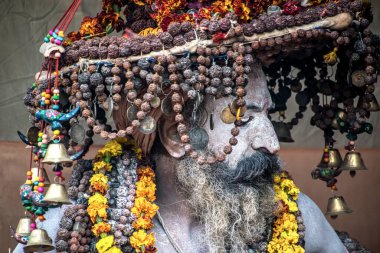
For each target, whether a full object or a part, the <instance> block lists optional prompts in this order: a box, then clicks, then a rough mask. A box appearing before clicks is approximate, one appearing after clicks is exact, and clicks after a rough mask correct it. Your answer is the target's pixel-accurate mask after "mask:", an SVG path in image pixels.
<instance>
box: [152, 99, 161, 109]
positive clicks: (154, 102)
mask: <svg viewBox="0 0 380 253" xmlns="http://www.w3.org/2000/svg"><path fill="white" fill-rule="evenodd" d="M160 104H161V99H160V98H159V97H154V98H153V99H152V100H151V101H150V106H152V107H153V108H158V107H159V106H160Z"/></svg>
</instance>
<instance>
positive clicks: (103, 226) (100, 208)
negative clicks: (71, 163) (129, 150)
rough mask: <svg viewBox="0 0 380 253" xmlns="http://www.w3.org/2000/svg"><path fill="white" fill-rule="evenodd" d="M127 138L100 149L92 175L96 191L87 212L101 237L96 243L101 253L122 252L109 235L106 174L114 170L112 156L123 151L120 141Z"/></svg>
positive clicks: (94, 190)
mask: <svg viewBox="0 0 380 253" xmlns="http://www.w3.org/2000/svg"><path fill="white" fill-rule="evenodd" d="M123 142H125V140H112V141H110V142H108V143H107V144H106V145H105V146H104V148H102V149H100V150H98V153H97V155H96V157H95V162H94V168H93V170H94V171H95V174H94V175H93V176H92V177H91V179H90V183H91V191H92V192H93V193H94V194H93V195H92V196H91V197H90V198H89V200H88V207H87V212H88V215H89V216H90V219H91V221H92V223H93V224H94V225H93V226H92V229H91V231H92V233H93V234H94V236H95V237H100V238H101V239H100V240H99V241H98V242H97V243H96V249H97V250H98V252H99V253H121V252H122V251H121V250H120V249H119V248H118V247H116V246H114V237H113V235H108V233H109V232H110V231H111V225H110V224H109V223H107V208H108V205H107V203H108V201H107V198H106V197H105V196H104V195H105V194H106V193H107V190H108V184H107V183H108V177H107V176H106V175H104V173H105V172H106V171H111V170H112V165H111V163H110V162H111V158H112V157H116V156H119V155H121V154H122V153H123V148H122V145H121V144H120V143H123Z"/></svg>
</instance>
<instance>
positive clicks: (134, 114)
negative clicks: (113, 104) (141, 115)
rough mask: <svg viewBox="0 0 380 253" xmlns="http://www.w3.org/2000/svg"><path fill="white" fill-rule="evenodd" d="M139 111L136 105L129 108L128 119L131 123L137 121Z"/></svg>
mask: <svg viewBox="0 0 380 253" xmlns="http://www.w3.org/2000/svg"><path fill="white" fill-rule="evenodd" d="M138 111H139V110H138V109H137V107H136V106H134V105H131V106H130V107H128V109H127V118H128V120H129V121H130V122H132V121H134V120H135V119H137V112H138Z"/></svg>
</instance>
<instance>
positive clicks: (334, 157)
mask: <svg viewBox="0 0 380 253" xmlns="http://www.w3.org/2000/svg"><path fill="white" fill-rule="evenodd" d="M328 155H329V156H328V158H329V161H328V162H327V163H326V162H325V161H324V158H325V157H324V154H323V155H322V159H321V162H320V163H319V164H318V166H317V167H319V168H339V167H340V166H341V165H342V162H343V161H342V156H341V155H340V153H339V150H337V149H336V148H330V149H329V151H328Z"/></svg>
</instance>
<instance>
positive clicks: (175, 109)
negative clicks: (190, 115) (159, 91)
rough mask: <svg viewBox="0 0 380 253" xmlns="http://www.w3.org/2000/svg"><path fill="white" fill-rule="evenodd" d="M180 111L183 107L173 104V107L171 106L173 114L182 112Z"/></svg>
mask: <svg viewBox="0 0 380 253" xmlns="http://www.w3.org/2000/svg"><path fill="white" fill-rule="evenodd" d="M182 109H183V106H182V105H181V104H178V103H177V104H175V105H174V106H173V111H174V112H176V113H180V112H182Z"/></svg>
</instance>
